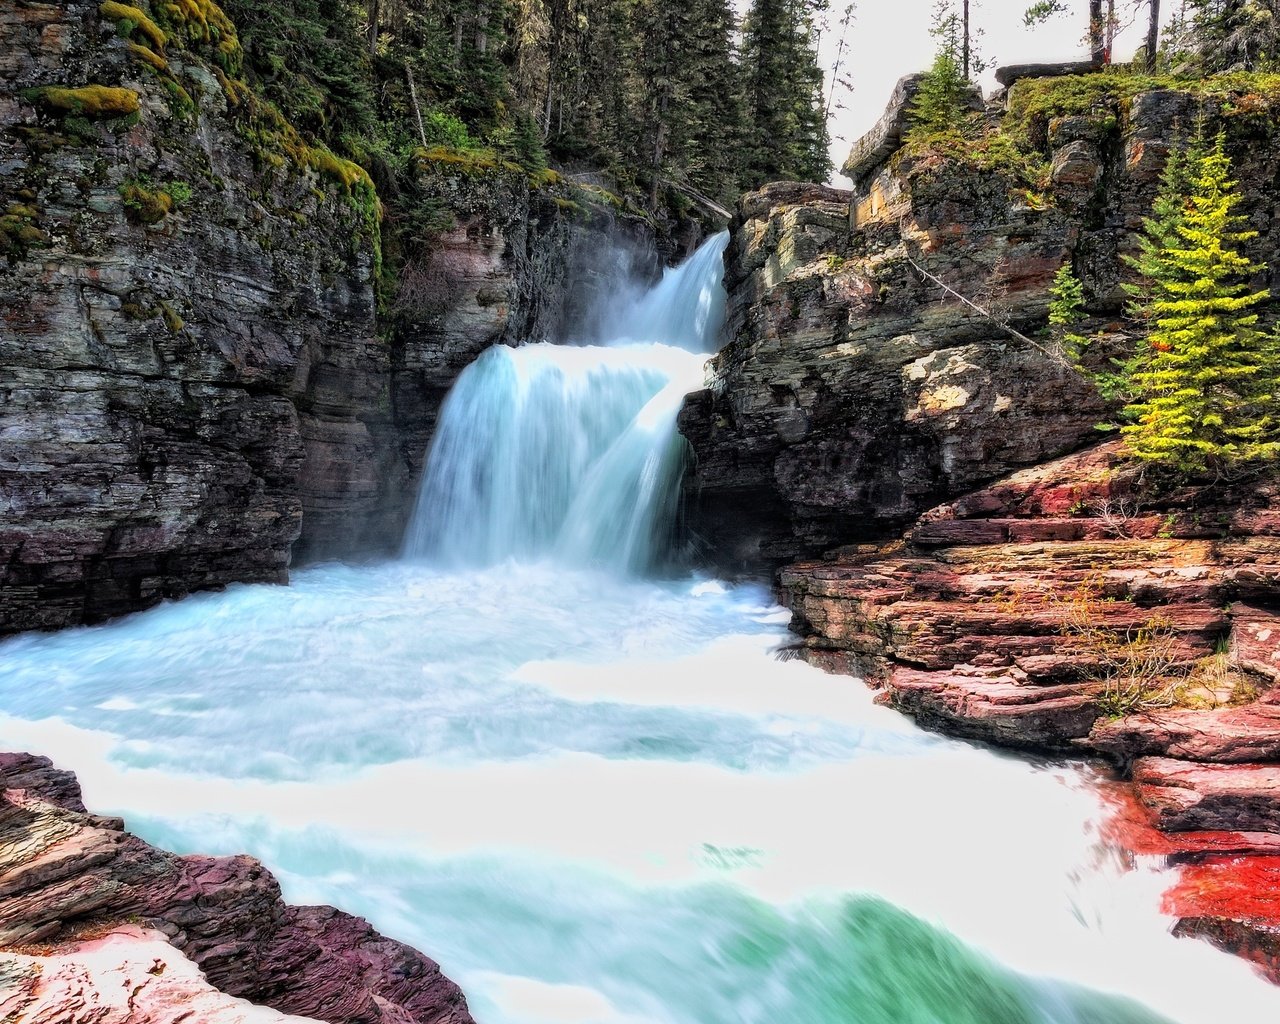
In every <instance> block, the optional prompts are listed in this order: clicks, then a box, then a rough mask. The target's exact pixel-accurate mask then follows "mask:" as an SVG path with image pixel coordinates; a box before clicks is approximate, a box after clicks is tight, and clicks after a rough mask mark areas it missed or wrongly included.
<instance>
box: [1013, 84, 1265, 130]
mask: <svg viewBox="0 0 1280 1024" xmlns="http://www.w3.org/2000/svg"><path fill="white" fill-rule="evenodd" d="M1153 89H1177V90H1181V91H1183V92H1189V93H1191V94H1193V95H1195V96H1217V97H1223V98H1225V99H1226V101H1227V102H1226V103H1225V104H1224V108H1225V111H1226V112H1228V113H1230V112H1231V111H1232V110H1235V109H1246V110H1251V109H1257V108H1258V107H1259V106H1265V107H1267V108H1268V110H1270V109H1271V107H1272V104H1274V103H1276V102H1277V101H1280V74H1271V73H1263V72H1248V71H1239V72H1231V73H1229V74H1223V75H1212V76H1210V77H1207V78H1181V77H1178V76H1175V75H1148V74H1145V73H1143V72H1141V71H1137V70H1135V69H1133V68H1128V67H1123V66H1115V67H1111V68H1108V69H1107V70H1105V71H1099V72H1095V73H1093V74H1088V75H1066V76H1063V77H1061V78H1028V79H1022V80H1021V81H1018V82H1015V83H1014V84H1013V86H1012V88H1011V89H1010V90H1009V111H1008V114H1007V115H1006V116H1005V118H1004V121H1003V124H1002V126H1001V128H1002V131H1003V132H1004V133H1005V134H1006V135H1008V136H1010V137H1011V138H1012V139H1013V140H1014V141H1015V142H1016V143H1017V144H1018V145H1019V146H1024V147H1026V146H1032V147H1036V148H1040V149H1043V148H1044V147H1045V146H1046V145H1047V139H1048V129H1049V124H1050V122H1051V121H1052V120H1053V119H1054V118H1058V117H1072V116H1082V115H1083V116H1094V117H1096V118H1097V119H1098V120H1099V127H1100V128H1101V129H1104V130H1105V129H1113V128H1114V127H1115V125H1116V123H1117V115H1118V114H1126V113H1127V112H1128V109H1129V104H1130V102H1131V101H1132V100H1133V98H1134V97H1135V96H1137V95H1138V94H1139V93H1143V92H1150V91H1151V90H1153Z"/></svg>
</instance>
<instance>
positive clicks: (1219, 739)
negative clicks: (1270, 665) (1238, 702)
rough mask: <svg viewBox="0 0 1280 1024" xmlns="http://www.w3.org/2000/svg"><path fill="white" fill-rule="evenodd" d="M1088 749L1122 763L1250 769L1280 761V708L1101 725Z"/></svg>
mask: <svg viewBox="0 0 1280 1024" xmlns="http://www.w3.org/2000/svg"><path fill="white" fill-rule="evenodd" d="M1087 744H1088V746H1089V747H1091V748H1093V749H1095V750H1100V751H1103V752H1104V753H1107V754H1111V755H1112V756H1114V757H1118V758H1120V759H1122V760H1132V759H1133V758H1136V757H1148V756H1158V757H1169V758H1182V759H1185V760H1188V761H1214V762H1220V763H1224V764H1248V763H1250V762H1257V761H1280V704H1274V703H1263V702H1257V703H1254V704H1248V705H1245V706H1243V707H1235V708H1216V709H1211V710H1203V711H1197V710H1185V709H1172V708H1171V709H1168V710H1161V711H1150V712H1145V713H1143V714H1135V715H1127V716H1125V717H1124V718H1116V719H1103V720H1099V722H1098V724H1097V725H1095V726H1094V728H1093V731H1092V732H1091V733H1090V734H1089V739H1088V741H1087Z"/></svg>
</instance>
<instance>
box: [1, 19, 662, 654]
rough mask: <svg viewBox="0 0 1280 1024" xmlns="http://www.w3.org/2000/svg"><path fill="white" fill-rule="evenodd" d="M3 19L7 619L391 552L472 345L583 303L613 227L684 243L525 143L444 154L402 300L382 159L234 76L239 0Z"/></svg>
mask: <svg viewBox="0 0 1280 1024" xmlns="http://www.w3.org/2000/svg"><path fill="white" fill-rule="evenodd" d="M161 10H163V11H164V12H165V14H164V17H163V18H161V20H160V22H159V23H157V22H156V21H154V20H153V16H154V17H157V18H159V17H161V15H160V13H159V12H160V11H161ZM193 11H195V12H196V13H192V12H193ZM0 35H2V36H3V38H4V40H5V46H4V53H3V54H0V395H2V396H3V399H2V401H3V404H2V406H0V566H2V567H3V568H0V633H5V632H12V631H15V630H21V629H31V628H54V627H59V626H65V625H70V624H74V623H79V622H92V621H96V620H99V619H102V618H105V617H108V616H110V615H114V614H118V613H121V612H125V611H131V610H134V609H136V608H140V607H145V606H146V605H148V604H151V603H154V602H155V601H157V600H160V599H161V598H164V597H173V596H180V595H182V594H184V593H187V592H188V591H191V590H195V589H199V588H206V587H216V586H220V585H223V584H226V583H229V582H232V581H283V580H284V579H285V578H286V576H287V569H288V566H289V565H290V562H291V560H292V561H293V562H295V563H297V562H298V561H305V560H313V559H317V558H325V557H335V556H345V555H354V554H360V553H363V552H389V551H393V550H394V549H395V548H396V546H397V545H398V543H399V538H400V534H401V532H402V528H403V524H404V521H405V518H406V517H407V515H408V513H409V510H410V508H411V506H412V501H413V494H414V491H415V488H416V480H417V476H418V474H419V472H420V469H421V464H422V459H423V455H424V452H425V449H426V445H427V439H428V437H429V435H430V432H431V429H432V426H433V424H434V418H435V415H436V412H437V410H438V408H439V404H440V401H441V399H442V397H443V394H444V392H445V391H446V390H447V388H448V386H449V385H450V383H452V380H453V378H454V377H455V376H456V375H457V373H458V372H459V371H460V370H461V368H462V367H464V366H465V365H466V364H467V363H468V362H470V361H471V359H472V358H474V356H475V355H476V354H477V353H478V352H479V351H480V350H481V349H483V348H484V347H485V346H487V345H489V344H492V343H495V342H501V341H507V342H515V341H519V340H524V339H526V338H529V337H540V336H542V335H544V334H550V333H553V332H556V331H559V330H560V329H561V327H562V324H561V322H560V319H559V314H560V311H561V310H563V309H568V310H569V311H570V312H571V313H574V312H581V307H582V303H585V302H587V301H588V299H589V296H590V294H591V282H592V281H597V282H599V281H601V280H605V279H607V277H608V269H609V268H608V266H607V261H605V260H603V259H601V257H600V255H599V253H600V251H601V249H603V248H605V247H606V246H608V245H609V244H610V239H611V238H613V237H614V236H615V235H617V236H620V237H622V238H624V239H625V240H626V244H625V245H623V246H622V251H623V253H625V254H626V255H627V257H628V258H629V259H630V260H631V261H632V262H633V263H634V264H635V265H636V266H637V267H641V268H645V267H647V268H650V269H652V268H653V267H654V266H655V265H656V263H657V256H656V253H655V249H654V245H653V241H652V238H651V236H649V235H647V234H646V233H645V232H644V231H642V230H639V229H637V228H636V227H635V226H634V225H630V224H624V225H621V226H618V225H614V224H613V223H611V219H610V217H608V216H605V215H603V214H601V212H600V211H595V212H592V211H585V210H583V209H582V208H581V207H577V206H575V204H572V203H567V202H563V201H562V202H559V203H558V202H557V201H556V197H555V196H553V195H551V194H550V193H549V192H548V191H547V190H545V189H539V188H538V187H537V183H536V182H531V180H530V178H529V176H528V175H527V174H525V173H524V172H519V171H518V170H517V172H516V173H509V172H504V171H502V170H499V171H498V172H497V173H495V174H492V175H484V176H479V177H476V176H474V175H471V174H465V173H462V172H460V171H454V170H450V169H449V168H447V167H423V168H422V183H421V184H422V190H423V193H424V195H425V196H427V197H430V198H431V199H432V200H433V201H436V202H438V203H439V204H440V206H441V209H442V212H443V215H444V217H445V219H446V220H447V221H448V220H451V221H452V224H453V227H452V228H448V229H445V230H444V231H443V233H442V235H441V237H440V238H439V239H438V240H437V244H436V248H435V250H434V251H435V255H436V258H437V260H438V264H439V265H437V266H434V267H431V266H428V267H427V268H426V271H427V275H428V277H429V278H431V280H429V281H428V282H427V292H428V293H429V294H428V301H427V302H426V303H425V304H424V305H423V306H422V307H421V308H418V309H416V310H414V311H413V313H412V315H399V316H397V317H396V318H393V319H392V320H386V321H379V319H378V316H377V308H376V307H377V303H376V301H375V283H376V281H377V269H378V268H377V256H376V253H377V251H378V236H379V229H378V222H377V216H378V204H377V199H376V197H375V196H374V194H373V191H372V186H371V184H369V183H368V179H367V176H365V175H364V172H363V171H361V169H360V168H358V167H356V166H355V165H353V164H350V163H348V162H346V161H343V160H340V159H338V158H336V157H335V156H334V155H333V154H331V153H329V152H328V151H326V150H323V148H321V147H315V146H311V145H309V144H308V143H306V142H305V141H304V140H303V139H302V138H301V137H300V136H299V135H298V134H297V132H295V131H294V130H293V128H292V127H291V126H290V125H288V124H287V122H284V120H283V119H282V118H281V117H280V116H279V114H278V113H276V112H275V111H274V109H272V108H269V107H267V106H266V105H265V104H263V103H262V101H260V100H259V99H257V98H256V97H255V95H254V94H253V92H252V90H251V89H250V88H249V87H248V86H247V85H245V83H244V82H242V81H240V80H238V79H237V78H236V77H235V74H236V71H237V66H238V60H239V52H238V44H237V43H236V38H235V30H234V26H232V25H230V23H229V22H226V20H225V18H224V17H223V15H222V13H221V11H219V10H218V8H217V7H216V5H212V4H203V3H202V4H200V5H182V4H169V5H157V7H156V8H155V9H154V10H153V9H152V8H150V7H149V6H148V5H147V4H146V3H144V4H143V5H142V7H141V8H134V7H130V6H127V5H120V4H107V5H99V4H98V3H96V2H88V0H62V2H57V3H23V4H8V5H5V7H4V9H3V10H0ZM433 275H434V276H433ZM569 295H574V296H578V297H579V300H578V301H577V302H576V303H575V302H566V301H565V298H566V296H569Z"/></svg>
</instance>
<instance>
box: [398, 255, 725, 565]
mask: <svg viewBox="0 0 1280 1024" xmlns="http://www.w3.org/2000/svg"><path fill="white" fill-rule="evenodd" d="M727 241H728V234H727V232H722V233H721V234H718V235H716V236H714V237H712V238H711V239H709V240H708V241H706V242H705V243H704V244H703V245H702V246H701V247H700V248H699V249H698V251H697V252H696V253H694V255H693V256H691V257H690V258H689V259H688V260H686V261H685V262H684V263H683V264H681V265H680V266H679V267H676V268H674V269H668V270H667V271H666V272H665V273H664V275H663V278H662V280H661V281H660V282H659V283H658V284H656V285H654V286H653V287H652V288H651V289H649V290H648V291H646V292H644V293H642V294H639V295H622V296H619V298H618V300H617V301H616V302H615V303H614V306H613V310H612V311H611V315H610V317H609V322H610V323H611V324H613V325H616V326H614V327H613V329H612V331H611V333H612V335H613V337H611V338H607V339H601V341H602V342H603V343H602V344H597V345H573V346H570V345H549V344H533V345H523V346H520V347H518V348H511V347H509V346H505V345H495V346H493V347H492V348H490V349H488V350H487V351H485V352H484V353H483V354H482V355H481V356H480V357H479V358H478V359H477V360H476V361H475V362H474V363H472V364H471V365H470V366H469V367H467V369H466V370H464V371H463V373H462V374H461V375H460V376H459V378H458V380H457V382H456V383H455V384H454V387H453V389H452V390H451V391H450V393H449V396H448V398H447V399H446V400H445V403H444V407H443V408H442V410H441V413H440V422H439V424H438V426H437V428H436V434H435V438H434V440H433V441H432V445H431V449H430V451H429V453H428V456H427V465H426V469H425V470H424V472H423V479H422V487H421V490H420V492H419V496H418V502H417V506H416V509H415V512H414V516H413V519H412V521H411V523H410V525H409V530H408V533H407V536H406V542H405V554H406V556H408V557H410V558H415V559H425V560H429V561H431V562H434V563H436V564H443V565H455V566H459V565H461V566H483V565H492V564H495V563H497V562H501V561H503V560H506V559H517V560H521V561H530V560H536V559H540V558H547V557H552V558H555V559H557V560H558V561H562V562H564V563H566V564H571V565H589V566H599V567H605V568H610V569H614V570H618V571H624V572H627V571H630V572H643V571H645V570H647V569H650V568H652V567H653V566H654V565H655V564H657V563H659V562H661V561H662V560H663V558H664V557H666V556H667V555H668V554H669V553H670V551H671V548H672V531H673V527H674V523H675V519H676V516H675V513H676V509H677V506H678V501H679V491H680V478H681V475H682V471H683V466H684V460H685V454H686V443H685V441H684V439H683V438H682V437H680V435H679V433H678V432H677V430H676V416H677V414H678V413H679V410H680V403H681V400H682V399H683V397H684V395H685V394H687V393H688V392H689V391H691V390H693V389H695V388H697V387H698V386H699V384H700V383H701V377H702V366H703V363H704V361H705V359H706V355H707V354H708V353H709V352H710V351H712V350H714V347H715V344H716V340H717V339H718V337H719V332H720V329H721V327H722V325H723V320H724V288H723V285H722V283H721V278H722V276H723V274H722V269H721V267H722V263H721V258H722V254H723V252H724V247H725V245H726V243H727Z"/></svg>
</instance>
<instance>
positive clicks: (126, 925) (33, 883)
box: [0, 753, 472, 1024]
mask: <svg viewBox="0 0 1280 1024" xmlns="http://www.w3.org/2000/svg"><path fill="white" fill-rule="evenodd" d="M0 949H7V950H10V951H11V954H10V955H4V956H0V1008H4V1009H5V1011H6V1013H8V1014H12V1015H13V1016H14V1019H16V1020H20V1021H21V1020H42V1019H50V1018H49V1016H48V1015H50V1014H52V1015H53V1019H59V1020H62V1019H71V1017H72V1016H75V1017H76V1018H77V1019H79V1018H80V1015H92V1016H93V1019H95V1020H100V1021H121V1022H123V1021H128V1020H137V1019H140V1016H142V1017H146V1019H152V1018H151V1017H150V1016H148V1015H150V1014H159V1013H161V1012H167V1013H177V1014H181V1015H190V1014H192V1013H199V1019H200V1020H227V1021H234V1020H238V1019H247V1020H252V1021H255V1022H261V1024H268V1022H273V1021H280V1020H282V1018H281V1017H280V1016H279V1014H288V1015H291V1016H296V1017H306V1018H312V1019H315V1020H320V1021H326V1022H328V1024H356V1022H369V1021H384V1022H386V1024H472V1018H471V1014H470V1013H469V1012H468V1010H467V1002H466V999H465V998H464V997H463V995H462V992H461V991H460V990H459V989H458V987H457V986H456V985H454V984H453V982H451V981H450V980H449V979H448V978H446V977H445V976H444V975H443V974H441V973H440V968H439V965H437V964H436V963H435V962H434V961H433V960H430V959H428V958H427V957H425V956H423V955H422V954H421V953H419V952H417V950H414V949H412V948H410V947H409V946H406V945H404V944H402V943H399V942H395V941H394V940H392V939H388V938H386V937H385V936H383V935H380V934H379V933H378V932H377V931H375V930H374V929H373V928H372V927H371V926H370V925H369V924H368V922H366V921H363V920H361V919H360V918H358V917H353V916H352V915H350V914H344V913H343V912H342V911H339V910H335V909H334V908H333V907H293V906H288V905H286V904H285V903H284V902H283V900H282V899H281V896H280V885H279V883H278V882H277V881H276V879H275V877H274V876H273V875H272V874H271V872H270V871H268V870H267V869H266V868H265V867H264V866H263V865H262V864H261V863H260V862H259V861H257V860H255V859H253V858H252V857H245V856H238V857H203V856H188V857H177V856H174V855H173V854H170V853H165V852H164V851H162V850H158V849H156V848H155V847H154V846H151V845H150V844H148V843H146V842H144V841H143V840H141V839H139V838H138V837H137V836H135V835H132V834H131V833H129V832H127V831H125V828H124V822H123V821H122V820H121V819H120V818H113V817H103V816H101V815H96V814H92V813H90V812H88V811H87V810H86V808H85V806H84V803H83V801H82V799H81V793H80V784H79V782H78V780H77V779H76V777H75V776H74V775H73V774H72V773H71V772H68V771H64V770H61V769H59V768H56V767H54V766H53V764H52V762H50V761H49V759H48V758H44V757H37V756H33V755H31V754H17V753H0ZM121 989H123V990H124V992H123V994H122V992H121ZM240 1000H244V1001H247V1002H248V1003H250V1004H255V1005H254V1006H252V1007H250V1006H246V1005H244V1004H243V1003H241V1002H240ZM263 1007H266V1008H269V1009H270V1010H274V1011H277V1013H276V1014H271V1013H269V1012H264V1011H263V1010H262V1008H263Z"/></svg>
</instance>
